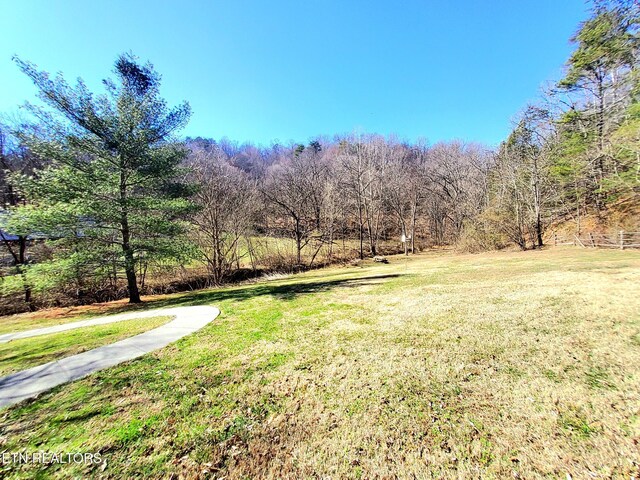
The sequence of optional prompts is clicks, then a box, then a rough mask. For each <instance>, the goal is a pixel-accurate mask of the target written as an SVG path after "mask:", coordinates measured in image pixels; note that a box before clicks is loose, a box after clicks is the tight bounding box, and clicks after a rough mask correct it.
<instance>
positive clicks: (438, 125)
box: [0, 0, 587, 144]
mask: <svg viewBox="0 0 640 480" xmlns="http://www.w3.org/2000/svg"><path fill="white" fill-rule="evenodd" d="M2 10H3V13H2V15H1V16H0V82H1V83H0V85H1V86H2V88H0V112H4V113H11V112H15V111H17V108H18V106H19V105H20V104H22V103H23V102H24V101H25V100H33V99H34V98H35V88H34V87H33V85H31V84H30V81H29V79H28V78H27V77H25V76H24V75H23V74H22V73H20V72H19V71H18V69H17V67H16V66H15V64H14V63H13V62H12V61H11V57H12V55H14V54H17V55H18V56H20V57H21V58H23V59H25V60H30V61H32V62H34V63H36V64H37V65H38V66H39V67H41V68H42V69H44V70H47V71H50V72H59V71H60V72H63V73H64V74H65V76H66V77H67V79H68V80H73V79H75V78H76V77H78V76H81V77H82V78H84V79H85V81H86V82H87V83H88V84H89V86H90V87H92V88H94V89H95V90H99V89H100V88H101V85H100V80H101V79H102V78H104V77H106V76H109V75H110V73H111V69H112V65H113V62H114V60H115V58H116V56H117V55H118V54H119V53H121V52H125V51H132V52H133V53H134V54H136V55H137V56H139V57H140V58H141V59H142V60H150V61H151V62H152V63H153V64H154V65H155V66H156V69H157V70H158V71H159V72H160V73H161V74H162V75H163V88H162V92H163V95H164V96H165V98H167V100H168V101H169V102H170V103H177V102H179V101H180V100H183V99H185V100H188V101H189V103H190V104H191V106H192V109H193V117H192V119H191V122H190V124H189V126H188V127H187V128H186V129H185V130H184V132H183V133H184V134H185V135H190V136H198V135H200V136H207V137H214V138H220V137H223V136H226V137H229V138H231V139H233V140H238V141H244V140H251V141H254V142H257V143H261V144H269V143H271V142H272V141H274V140H278V141H280V142H287V141H289V140H296V141H306V140H308V139H310V138H312V137H314V136H317V135H333V134H335V133H349V132H353V131H359V132H377V133H382V134H390V133H394V134H397V135H398V136H399V137H401V138H405V139H408V140H415V139H417V138H426V139H428V140H429V141H431V142H435V141H438V140H447V139H453V138H459V139H464V140H467V141H479V142H485V143H488V144H497V143H498V142H499V141H500V140H502V139H503V138H504V137H505V136H506V135H507V134H508V131H509V128H510V126H511V120H512V119H513V117H514V115H515V114H517V112H518V111H520V110H521V109H522V108H523V107H524V106H525V105H526V103H527V102H529V101H532V100H535V98H536V95H537V93H538V92H539V89H540V86H541V85H542V84H543V83H544V82H545V81H547V80H550V79H553V78H558V76H559V75H560V74H561V71H562V65H563V63H564V62H565V60H566V59H567V57H568V55H569V53H570V51H571V45H570V43H569V37H570V36H571V34H572V33H573V32H574V31H575V30H576V28H577V26H578V23H579V22H580V21H582V20H584V19H585V17H586V15H587V5H586V4H585V2H584V1H583V0H561V1H558V0H464V1H462V0H459V1H447V0H439V1H435V0H429V1H427V0H423V1H417V0H415V1H401V0H397V1H384V2H383V1H348V0H330V1H322V0H318V1H303V0H299V1H278V0H273V1H257V0H256V1H243V0H235V1H233V0H229V1H205V0H201V1H180V2H179V1H161V0H157V1H153V2H152V1H146V2H144V1H140V0H128V1H122V0H110V1H108V2H107V1H100V0H96V1H86V0H83V1H75V0H66V1H64V0H61V1H55V2H54V1H44V0H40V1H37V0H3V1H2Z"/></svg>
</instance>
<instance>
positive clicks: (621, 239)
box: [620, 230, 624, 250]
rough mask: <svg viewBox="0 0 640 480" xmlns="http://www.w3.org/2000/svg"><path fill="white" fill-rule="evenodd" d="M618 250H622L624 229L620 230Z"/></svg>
mask: <svg viewBox="0 0 640 480" xmlns="http://www.w3.org/2000/svg"><path fill="white" fill-rule="evenodd" d="M620 250H624V230H620Z"/></svg>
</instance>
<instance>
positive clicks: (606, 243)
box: [553, 230, 640, 250]
mask: <svg viewBox="0 0 640 480" xmlns="http://www.w3.org/2000/svg"><path fill="white" fill-rule="evenodd" d="M553 244H554V245H576V246H579V247H584V248H618V249H620V250H624V249H625V248H640V232H625V231H624V230H620V231H619V232H618V233H592V232H589V233H581V234H580V235H557V234H555V233H554V234H553Z"/></svg>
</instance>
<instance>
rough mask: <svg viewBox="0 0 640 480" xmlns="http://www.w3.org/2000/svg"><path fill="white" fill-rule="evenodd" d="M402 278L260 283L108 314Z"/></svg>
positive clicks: (302, 292) (284, 296)
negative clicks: (283, 283)
mask: <svg viewBox="0 0 640 480" xmlns="http://www.w3.org/2000/svg"><path fill="white" fill-rule="evenodd" d="M400 276H402V274H387V275H373V276H368V277H360V278H348V279H336V280H325V281H321V282H299V283H291V284H286V285H271V284H269V283H259V284H254V285H246V286H242V287H227V288H224V287H223V288H212V289H206V290H198V291H194V292H191V293H186V294H184V293H181V294H177V295H178V296H176V297H172V298H161V299H157V300H149V301H146V302H144V303H142V304H140V305H126V306H123V307H122V308H118V309H114V310H112V311H111V312H109V313H117V312H119V311H125V310H126V311H130V310H136V309H145V310H146V309H152V308H153V309H156V308H167V307H176V306H182V305H209V304H215V303H216V302H223V301H226V300H235V301H243V300H248V299H251V298H256V297H260V296H265V295H269V296H272V297H274V298H276V299H279V300H293V299H295V298H297V297H298V296H300V295H307V294H314V293H319V292H324V291H328V290H331V289H333V288H337V287H340V288H356V287H362V286H366V285H377V284H378V283H379V281H380V280H388V279H392V278H397V277H400Z"/></svg>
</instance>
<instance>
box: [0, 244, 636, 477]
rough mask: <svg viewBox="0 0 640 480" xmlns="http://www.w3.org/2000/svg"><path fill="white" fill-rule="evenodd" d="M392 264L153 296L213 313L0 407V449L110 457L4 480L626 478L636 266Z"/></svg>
mask: <svg viewBox="0 0 640 480" xmlns="http://www.w3.org/2000/svg"><path fill="white" fill-rule="evenodd" d="M390 260H391V263H390V264H389V265H379V264H376V265H374V264H366V265H364V266H362V267H340V268H330V269H324V270H317V271H312V272H308V273H306V274H301V275H296V276H291V277H287V278H283V279H279V280H273V281H268V282H260V283H256V284H251V285H242V286H236V287H229V288H224V289H217V290H206V291H200V292H193V293H189V294H181V295H173V296H165V297H160V298H155V299H150V301H148V302H147V303H146V304H145V306H144V308H160V307H163V306H175V305H199V304H200V305H202V304H213V305H216V306H218V307H220V309H221V310H222V314H221V316H220V317H219V318H218V319H216V321H214V322H213V323H211V324H210V325H208V326H207V327H205V328H204V329H202V330H201V331H199V332H198V333H196V334H194V335H191V336H188V337H185V338H184V339H182V340H180V341H179V342H177V343H176V344H174V345H171V346H169V347H167V348H164V349H162V350H160V351H157V352H155V353H153V354H150V355H146V356H145V357H143V358H142V359H139V360H136V361H133V362H129V363H127V364H123V365H121V366H119V367H115V368H112V369H109V370H107V371H103V372H100V373H97V374H94V375H91V376H90V377H88V378H86V379H84V380H81V381H78V382H75V383H73V384H70V385H66V386H61V387H58V388H57V389H55V390H53V391H52V392H50V393H48V394H45V395H43V396H42V397H40V398H39V399H37V400H35V401H31V402H25V403H23V404H20V405H17V406H15V407H12V408H10V409H6V410H3V411H0V451H9V452H19V451H29V452H32V451H39V450H47V451H51V452H101V453H102V455H103V457H104V458H106V463H105V464H102V465H99V466H94V467H91V466H78V465H57V466H51V467H49V468H47V469H43V470H35V468H34V467H13V466H10V465H5V466H4V467H0V469H1V470H0V477H8V478H22V477H24V478H26V477H29V478H31V477H34V476H39V477H41V478H49V477H52V478H69V477H71V476H73V475H75V476H78V477H99V476H102V477H105V478H112V477H117V478H134V477H136V478H137V477H147V478H158V477H164V476H167V477H169V476H171V475H172V474H175V475H176V477H174V478H177V475H180V474H182V475H183V476H184V477H185V478H198V477H201V478H212V477H213V478H222V477H224V478H226V479H240V478H291V479H293V478H332V479H341V478H354V479H357V478H430V477H437V478H439V477H445V478H478V477H480V476H481V477H483V478H506V477H509V478H527V479H528V478H539V477H554V478H557V477H561V478H569V477H568V476H567V475H571V478H574V479H577V478H591V477H592V476H593V477H595V478H609V477H619V478H627V479H628V478H630V477H631V476H636V477H637V476H638V475H640V467H639V462H640V454H639V453H638V452H639V450H640V449H639V446H638V443H639V442H640V288H639V287H640V252H631V251H600V250H586V249H585V250H581V249H576V248H566V249H560V248H558V249H551V250H545V251H535V252H511V253H509V252H503V253H491V254H483V255H453V254H448V253H443V252H439V253H427V254H423V255H419V256H416V257H411V258H408V259H405V258H404V257H401V256H398V257H391V258H390ZM125 308H126V307H125V305H124V304H123V303H122V302H120V303H115V304H113V305H110V306H102V307H100V308H94V309H93V310H92V309H76V310H74V311H73V312H76V313H78V314H83V315H87V314H90V313H102V312H104V311H112V310H113V311H116V310H122V309H125ZM38 315H40V316H41V317H43V318H44V320H45V321H51V318H50V317H51V316H54V317H55V316H58V317H59V312H57V313H54V314H49V313H47V312H42V313H40V314H38ZM38 315H35V316H34V315H33V314H32V315H27V316H22V317H13V318H12V319H11V322H12V324H13V325H14V326H15V325H19V324H20V322H21V318H22V319H24V321H25V322H37V320H38V318H37V317H38ZM69 320H71V318H69Z"/></svg>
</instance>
